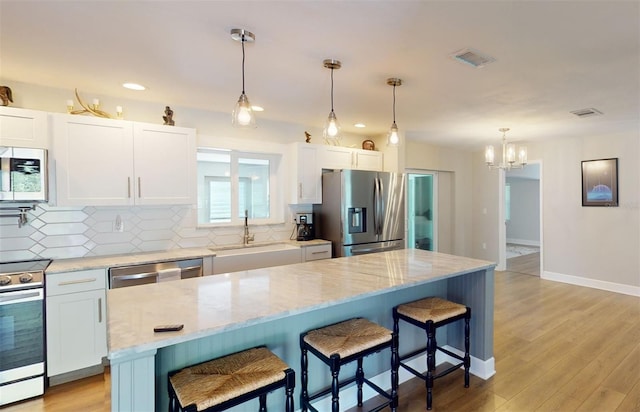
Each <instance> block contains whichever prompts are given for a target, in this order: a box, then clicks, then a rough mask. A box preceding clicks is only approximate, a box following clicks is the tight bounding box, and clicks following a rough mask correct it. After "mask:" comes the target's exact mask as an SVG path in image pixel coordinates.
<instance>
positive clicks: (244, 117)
mask: <svg viewBox="0 0 640 412" xmlns="http://www.w3.org/2000/svg"><path fill="white" fill-rule="evenodd" d="M231 38H232V39H233V40H235V41H239V42H240V43H241V44H242V94H241V95H240V98H239V99H238V102H237V103H236V106H235V108H234V109H233V113H232V118H231V123H232V124H233V125H234V126H236V127H243V128H250V127H256V117H255V115H254V113H253V109H252V108H251V103H249V98H248V97H247V95H246V94H245V93H244V43H245V42H254V41H255V40H256V36H255V35H254V34H253V33H251V32H250V31H247V30H244V29H231Z"/></svg>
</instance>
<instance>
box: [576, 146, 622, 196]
mask: <svg viewBox="0 0 640 412" xmlns="http://www.w3.org/2000/svg"><path fill="white" fill-rule="evenodd" d="M582 206H618V158H613V159H598V160H583V161H582Z"/></svg>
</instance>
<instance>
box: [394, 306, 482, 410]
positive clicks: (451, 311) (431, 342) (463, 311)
mask: <svg viewBox="0 0 640 412" xmlns="http://www.w3.org/2000/svg"><path fill="white" fill-rule="evenodd" d="M400 320H403V321H405V322H407V323H409V324H411V325H413V326H417V327H419V328H420V329H422V330H424V331H425V332H426V334H427V336H426V338H427V341H426V345H425V346H424V347H421V348H418V349H417V350H413V351H412V352H410V353H406V354H403V355H400V361H399V362H398V363H397V364H396V366H398V367H399V366H402V367H403V368H404V369H406V370H407V371H409V372H410V373H411V374H413V375H415V376H416V377H418V378H420V379H423V380H424V381H425V384H426V389H427V409H431V408H432V407H433V382H434V380H436V379H438V378H441V377H443V376H445V375H448V374H449V373H451V372H453V371H455V370H457V369H459V368H461V367H463V368H464V386H465V388H468V387H469V368H470V366H471V357H470V355H469V334H470V327H469V322H470V320H471V309H469V308H468V307H466V306H464V305H461V304H459V303H455V302H450V301H448V300H446V299H442V298H438V297H428V298H424V299H420V300H416V301H413V302H409V303H404V304H401V305H398V306H396V307H394V308H393V332H394V333H395V334H396V335H399V334H400V329H399V321H400ZM458 320H464V355H459V354H457V353H453V352H452V351H450V350H448V349H445V348H443V347H440V346H438V342H437V339H436V330H437V329H438V328H439V327H441V326H445V325H448V324H450V323H452V322H456V321H458ZM398 339H399V337H398ZM436 351H441V352H443V353H445V354H447V355H449V357H450V358H451V359H454V362H455V361H458V362H457V363H455V364H454V365H452V366H451V367H449V368H448V369H446V370H444V371H442V372H440V373H437V374H436ZM421 353H426V355H427V371H426V373H421V372H420V371H418V370H416V369H414V368H413V367H411V365H410V364H409V362H405V361H408V360H410V359H413V358H414V357H415V356H417V355H419V354H421Z"/></svg>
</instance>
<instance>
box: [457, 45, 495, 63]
mask: <svg viewBox="0 0 640 412" xmlns="http://www.w3.org/2000/svg"><path fill="white" fill-rule="evenodd" d="M451 57H453V58H454V59H455V60H457V61H459V62H462V63H465V64H468V65H470V66H473V67H477V68H480V67H484V66H486V65H487V64H489V63H493V62H494V61H496V59H494V58H493V57H491V56H488V55H486V54H482V53H480V52H478V51H476V50H473V49H463V50H459V51H457V52H455V53H453V54H451Z"/></svg>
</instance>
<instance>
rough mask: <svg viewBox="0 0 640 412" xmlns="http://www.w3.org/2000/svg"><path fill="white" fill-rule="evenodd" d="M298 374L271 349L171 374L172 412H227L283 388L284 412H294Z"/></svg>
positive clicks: (262, 404) (264, 405) (264, 404)
mask: <svg viewBox="0 0 640 412" xmlns="http://www.w3.org/2000/svg"><path fill="white" fill-rule="evenodd" d="M295 380H296V379H295V373H294V371H293V370H292V369H291V368H289V366H288V365H287V364H286V363H284V361H282V359H280V358H279V357H277V356H276V355H274V354H273V353H272V352H271V351H270V350H269V349H267V348H266V347H264V346H260V347H257V348H253V349H247V350H245V351H242V352H237V353H234V354H231V355H227V356H224V357H221V358H217V359H214V360H211V361H208V362H204V363H200V364H197V365H194V366H189V367H187V368H184V369H182V370H179V371H173V372H170V373H169V385H168V386H169V412H172V411H179V410H183V411H185V412H192V411H211V412H213V411H224V410H227V409H229V408H231V407H232V406H236V405H239V404H241V403H244V402H247V401H249V400H251V399H255V398H259V402H260V409H259V411H260V412H266V410H267V394H268V393H269V392H271V391H273V390H274V389H278V388H284V389H285V394H286V401H285V405H286V406H285V411H286V412H293V389H294V387H295Z"/></svg>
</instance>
